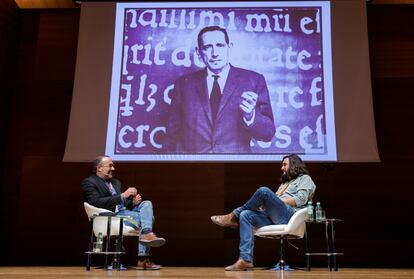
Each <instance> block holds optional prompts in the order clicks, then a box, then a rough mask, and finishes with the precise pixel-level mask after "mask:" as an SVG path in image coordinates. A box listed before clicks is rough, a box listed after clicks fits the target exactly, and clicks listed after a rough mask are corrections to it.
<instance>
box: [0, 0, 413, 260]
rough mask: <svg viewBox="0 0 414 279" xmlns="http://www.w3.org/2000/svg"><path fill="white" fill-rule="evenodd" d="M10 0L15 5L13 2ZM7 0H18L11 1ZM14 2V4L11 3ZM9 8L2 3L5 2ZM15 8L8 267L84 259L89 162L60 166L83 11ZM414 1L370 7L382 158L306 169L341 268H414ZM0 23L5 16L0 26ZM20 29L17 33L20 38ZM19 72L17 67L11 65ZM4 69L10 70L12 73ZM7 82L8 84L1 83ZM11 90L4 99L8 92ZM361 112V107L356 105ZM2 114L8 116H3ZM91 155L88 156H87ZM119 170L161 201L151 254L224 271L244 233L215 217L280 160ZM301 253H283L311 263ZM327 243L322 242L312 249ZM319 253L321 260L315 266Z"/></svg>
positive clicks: (5, 241)
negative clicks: (332, 224)
mask: <svg viewBox="0 0 414 279" xmlns="http://www.w3.org/2000/svg"><path fill="white" fill-rule="evenodd" d="M8 1H9V0H8ZM10 1H11V0H10ZM11 2H12V1H11ZM2 3H3V1H2ZM13 11H16V10H15V7H14V8H11V7H4V6H0V18H3V16H2V15H4V14H10V13H11V14H12V15H13V16H12V22H17V23H16V24H15V25H14V27H13V28H14V29H13V30H14V31H15V32H12V34H10V33H9V35H8V36H9V37H8V38H13V36H15V35H16V34H18V38H19V43H18V48H17V51H16V53H15V52H14V51H13V49H14V48H13V47H12V46H13V40H2V41H1V46H0V51H1V52H2V53H3V52H5V51H6V52H7V53H8V55H10V56H11V57H13V60H12V61H13V62H14V63H7V64H2V65H1V72H4V71H5V69H6V70H8V71H12V72H15V75H14V76H12V77H11V78H9V79H8V80H7V81H6V83H7V86H9V88H12V89H13V90H11V92H12V94H10V92H5V91H4V89H3V88H4V87H3V88H2V91H1V100H2V101H5V102H6V104H5V105H2V109H3V108H5V109H6V110H5V112H4V113H3V114H4V117H3V128H2V130H3V131H4V133H2V134H3V136H2V137H1V138H2V140H3V141H1V143H2V146H0V148H1V150H4V152H3V154H4V156H3V162H2V166H3V168H2V176H1V186H0V187H1V189H0V190H1V193H2V197H3V198H2V202H1V204H0V212H1V217H2V218H1V220H2V225H1V227H2V228H1V239H2V241H1V251H2V253H0V264H1V265H82V264H84V260H85V256H84V251H85V249H86V241H87V236H86V235H87V218H86V214H85V212H84V209H83V205H82V202H83V199H82V195H81V191H80V187H79V184H80V181H81V180H82V179H83V178H84V177H86V176H87V175H89V173H90V172H91V166H90V164H85V163H62V157H63V152H64V148H65V141H66V132H67V127H68V121H69V114H70V105H71V96H72V89H73V79H74V70H75V58H76V46H77V34H78V27H79V10H78V9H64V10H62V9H61V10H20V11H18V12H15V13H13ZM413 16H414V5H412V6H410V5H407V6H404V5H389V6H368V21H369V36H370V37H369V42H370V49H371V65H372V82H373V99H374V111H375V121H376V129H377V139H378V147H379V152H380V157H381V160H382V162H381V163H346V164H345V163H338V164H317V163H313V164H309V168H310V171H311V174H312V177H313V178H314V180H315V182H316V184H317V187H318V188H317V192H316V200H318V201H321V202H322V206H323V207H324V208H325V209H326V211H327V216H328V217H336V218H341V219H343V222H342V223H340V224H339V225H338V228H337V237H338V248H339V250H342V251H343V252H344V253H345V255H344V256H342V257H340V259H339V264H340V266H352V267H375V266H378V267H408V266H411V265H412V255H411V251H412V250H413V248H414V241H413V237H412V235H411V233H410V231H409V230H408V229H406V228H407V226H408V224H407V219H408V218H409V216H410V214H411V212H412V211H413V209H414V187H413V185H412V182H411V181H410V179H409V178H407V177H406V176H407V174H409V173H410V171H411V170H412V168H413V166H414V163H413V158H414V156H413V155H414V154H413V153H414V152H413V151H414V148H413V144H412V139H411V134H412V133H410V132H409V131H410V129H411V125H410V124H411V123H410V120H412V119H413V113H412V111H413V109H412V106H413V104H414V94H411V93H412V84H414V55H413V53H414V34H413V32H414V31H413V29H412V28H408V26H411V19H412V17H413ZM0 23H1V24H2V26H0V28H3V26H4V25H5V24H7V22H6V23H4V22H3V21H0ZM13 34H14V35H13ZM15 69H16V70H15ZM6 72H7V71H6ZM2 80H3V79H2ZM6 94H7V96H8V97H5V96H6ZM353 113H357V112H353ZM3 114H2V115H3ZM91 159H92V158H91ZM116 168H117V169H116V176H117V177H118V178H120V179H121V180H122V181H123V183H124V185H125V186H135V187H137V188H138V189H139V190H140V191H141V193H142V196H143V197H144V198H145V199H150V200H152V201H153V203H154V205H155V215H156V216H155V217H156V223H155V232H156V233H157V234H158V235H161V236H163V237H166V238H167V244H166V245H165V246H164V247H162V248H158V249H154V250H153V251H152V252H153V253H152V255H153V256H154V259H155V260H156V261H157V262H159V263H161V264H163V265H167V266H168V265H169V266H172V265H178V266H225V265H228V264H231V263H232V262H233V261H235V260H236V259H237V256H238V233H237V231H232V230H227V229H225V230H223V229H222V228H219V227H217V226H215V225H213V224H212V223H211V222H210V219H209V216H210V215H214V214H221V213H226V212H228V211H230V210H231V209H233V208H234V207H236V206H238V205H240V204H241V203H242V202H243V201H245V200H246V198H248V197H249V196H250V195H251V193H253V191H254V190H255V189H256V188H257V187H258V186H261V185H267V186H270V187H273V188H274V187H275V186H276V184H277V180H278V177H279V173H280V171H279V169H280V166H279V164H269V163H266V164H265V163H255V164H246V163H244V164H243V163H233V164H223V163H217V164H212V163H211V164H205V163H197V164H191V163H187V164H176V163H170V164H167V163H165V164H161V163H139V164H127V163H122V164H121V163H118V164H117V166H116ZM295 243H296V244H298V245H299V247H300V250H299V251H298V252H297V251H296V250H294V249H293V248H291V247H289V248H288V249H287V250H288V253H287V257H288V260H289V261H290V262H291V263H293V264H296V265H302V266H303V265H304V264H305V262H304V255H303V253H304V251H303V241H297V242H295ZM318 243H319V244H323V240H322V239H321V238H316V244H318ZM135 245H136V239H127V241H126V247H127V255H125V256H124V262H125V263H126V264H134V263H135V260H136V253H135ZM277 251H278V244H277V242H276V241H273V240H266V239H257V241H256V248H255V265H257V266H270V265H272V264H274V263H276V256H277ZM325 261H326V260H325V259H324V258H319V259H318V258H315V261H314V263H315V264H317V265H324V264H325Z"/></svg>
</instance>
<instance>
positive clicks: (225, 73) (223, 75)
mask: <svg viewBox="0 0 414 279" xmlns="http://www.w3.org/2000/svg"><path fill="white" fill-rule="evenodd" d="M229 71H230V65H228V64H227V66H226V67H225V68H224V69H223V70H222V71H221V72H220V73H219V74H215V73H213V72H212V71H210V70H209V69H208V68H207V92H208V98H209V99H210V96H211V90H213V83H214V77H213V76H219V78H218V79H217V82H218V84H219V86H220V92H221V95H223V89H224V86H225V85H226V81H227V77H228V75H229Z"/></svg>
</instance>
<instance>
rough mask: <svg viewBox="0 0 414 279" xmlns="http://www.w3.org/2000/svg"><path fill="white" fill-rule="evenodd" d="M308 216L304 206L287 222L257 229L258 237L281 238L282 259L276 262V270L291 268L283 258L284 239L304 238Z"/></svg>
mask: <svg viewBox="0 0 414 279" xmlns="http://www.w3.org/2000/svg"><path fill="white" fill-rule="evenodd" d="M307 216H308V214H307V209H306V208H302V209H299V210H298V211H296V212H295V214H293V216H292V217H291V218H290V220H289V223H287V224H283V225H269V226H264V227H261V228H260V229H257V230H256V231H255V235H256V236H258V237H264V238H273V239H280V260H279V262H278V263H277V264H276V266H275V268H274V269H275V270H291V269H290V268H289V266H288V265H287V264H286V262H285V260H284V258H283V241H284V240H285V239H286V240H287V239H298V238H303V236H304V234H305V229H306V224H305V220H306V218H307Z"/></svg>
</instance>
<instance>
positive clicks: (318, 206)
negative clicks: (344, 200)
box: [315, 202, 322, 222]
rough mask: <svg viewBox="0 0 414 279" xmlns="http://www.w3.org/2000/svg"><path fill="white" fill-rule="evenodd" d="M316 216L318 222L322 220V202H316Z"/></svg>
mask: <svg viewBox="0 0 414 279" xmlns="http://www.w3.org/2000/svg"><path fill="white" fill-rule="evenodd" d="M315 216H316V221H317V222H321V221H322V206H321V203H320V202H317V203H316V208H315Z"/></svg>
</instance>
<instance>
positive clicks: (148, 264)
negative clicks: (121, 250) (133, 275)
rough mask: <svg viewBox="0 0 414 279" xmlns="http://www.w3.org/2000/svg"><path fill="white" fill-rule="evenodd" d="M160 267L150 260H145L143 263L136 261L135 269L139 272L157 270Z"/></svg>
mask: <svg viewBox="0 0 414 279" xmlns="http://www.w3.org/2000/svg"><path fill="white" fill-rule="evenodd" d="M161 267H162V266H160V265H158V264H155V263H154V262H153V261H151V260H150V259H146V260H143V261H138V263H137V269H139V270H159V269H161Z"/></svg>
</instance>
